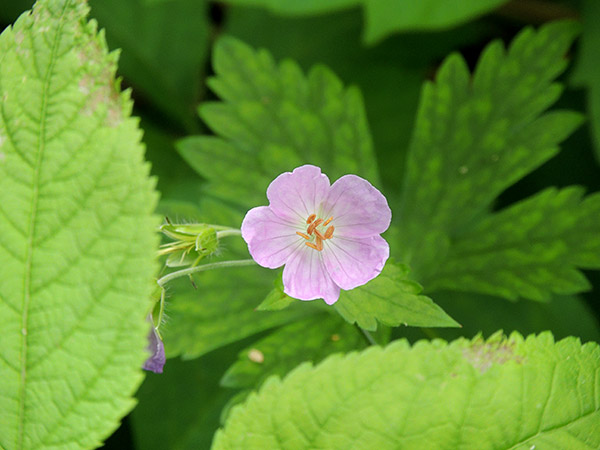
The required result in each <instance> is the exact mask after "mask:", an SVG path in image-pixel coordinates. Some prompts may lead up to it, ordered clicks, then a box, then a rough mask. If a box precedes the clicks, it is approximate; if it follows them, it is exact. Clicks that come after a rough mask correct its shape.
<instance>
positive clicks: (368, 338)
mask: <svg viewBox="0 0 600 450" xmlns="http://www.w3.org/2000/svg"><path fill="white" fill-rule="evenodd" d="M354 326H355V327H356V328H357V329H358V330H359V331H360V332H361V333H362V335H363V336H364V337H365V340H366V341H367V344H369V345H379V344H378V343H377V341H376V340H375V338H374V337H373V336H372V335H371V333H369V332H368V331H367V330H365V329H364V328H361V327H359V326H358V324H357V323H355V324H354Z"/></svg>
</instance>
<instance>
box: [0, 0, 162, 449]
mask: <svg viewBox="0 0 600 450" xmlns="http://www.w3.org/2000/svg"><path fill="white" fill-rule="evenodd" d="M87 12H88V8H87V6H86V4H85V2H84V1H78V0H41V1H40V2H38V3H37V4H36V6H35V8H34V9H33V12H32V13H31V14H29V15H22V16H21V17H20V19H19V20H18V21H17V22H16V23H15V24H14V26H13V27H12V28H8V29H6V30H5V31H4V32H3V33H2V35H1V36H0V96H1V98H2V108H1V110H0V211H1V215H2V220H1V221H0V236H1V237H0V266H1V267H2V276H1V277H0V328H1V329H2V345H1V346H0V379H1V380H2V381H1V382H0V447H2V448H6V449H12V448H18V449H21V448H50V447H54V448H58V447H60V448H91V447H94V446H97V445H99V443H100V442H101V440H102V439H104V438H105V437H106V436H108V435H109V434H110V433H111V432H112V431H113V430H114V429H115V428H116V426H117V424H118V421H119V420H120V418H121V417H122V416H123V415H124V414H126V413H127V412H128V411H129V410H130V409H131V408H132V407H133V405H134V401H133V399H132V398H131V395H132V393H133V392H134V390H135V389H136V388H137V387H138V385H139V383H140V382H141V380H142V371H141V365H142V363H143V362H144V359H145V358H146V357H147V352H146V351H145V347H146V345H147V340H146V338H147V334H148V329H149V327H148V323H147V322H146V320H145V317H146V315H147V313H148V309H149V308H150V303H149V300H148V299H149V296H150V293H151V289H152V285H151V278H152V276H153V274H154V272H155V270H156V265H155V263H154V258H155V256H154V255H155V251H156V247H157V238H156V234H155V225H156V221H155V219H154V218H153V217H152V211H153V209H154V207H155V204H156V201H157V195H156V194H155V193H154V191H153V186H154V182H153V181H151V180H150V179H149V178H148V172H149V167H148V165H147V164H145V163H143V150H144V149H143V146H142V145H141V144H140V137H141V132H140V130H139V129H138V125H137V124H138V122H137V121H136V120H134V119H132V118H130V113H131V108H132V104H131V101H130V99H129V96H128V94H122V93H121V92H120V91H119V86H118V83H116V81H115V70H116V61H117V56H116V54H114V53H113V54H108V52H107V48H106V43H105V41H104V38H103V35H102V34H97V33H96V24H95V22H89V23H88V22H87V21H86V19H85V17H86V14H87Z"/></svg>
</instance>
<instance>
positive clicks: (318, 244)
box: [317, 236, 323, 251]
mask: <svg viewBox="0 0 600 450" xmlns="http://www.w3.org/2000/svg"><path fill="white" fill-rule="evenodd" d="M317 250H319V251H321V250H323V241H322V240H321V238H320V237H319V236H317Z"/></svg>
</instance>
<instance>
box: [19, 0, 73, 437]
mask: <svg viewBox="0 0 600 450" xmlns="http://www.w3.org/2000/svg"><path fill="white" fill-rule="evenodd" d="M71 1H72V0H65V2H64V4H63V7H62V11H61V13H60V17H59V19H58V27H57V29H56V34H55V37H54V42H53V44H52V49H51V51H50V58H49V61H50V62H49V64H48V67H47V70H46V74H45V76H44V81H43V84H42V106H41V111H40V129H39V138H38V149H37V158H36V161H35V167H34V173H33V194H32V199H31V216H30V217H31V220H30V221H29V226H28V231H27V247H26V249H25V252H26V253H25V278H24V281H23V302H22V305H23V307H22V310H23V312H22V315H21V379H20V383H19V400H18V401H19V414H18V424H17V427H18V431H17V446H16V448H23V439H24V435H25V397H26V389H25V387H26V382H27V326H28V323H27V322H28V315H29V314H28V312H29V303H30V301H31V270H32V265H33V251H34V235H35V225H36V218H37V207H38V197H39V180H40V168H41V164H42V160H43V154H44V149H45V145H44V144H45V136H46V126H45V125H46V120H45V119H46V114H47V105H48V91H49V85H50V78H51V77H52V72H53V70H54V66H55V63H56V54H57V51H58V47H59V43H60V38H61V34H62V30H63V27H64V23H65V21H64V17H65V15H66V11H67V10H68V8H69V5H70V4H71ZM34 14H35V12H34ZM29 31H30V30H29ZM30 32H31V31H30ZM32 39H33V37H32ZM33 51H34V50H33Z"/></svg>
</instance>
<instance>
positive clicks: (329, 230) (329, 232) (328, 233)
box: [324, 225, 335, 239]
mask: <svg viewBox="0 0 600 450" xmlns="http://www.w3.org/2000/svg"><path fill="white" fill-rule="evenodd" d="M333 230H335V228H334V227H333V225H330V226H329V228H327V231H325V236H324V238H325V239H331V236H333Z"/></svg>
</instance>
